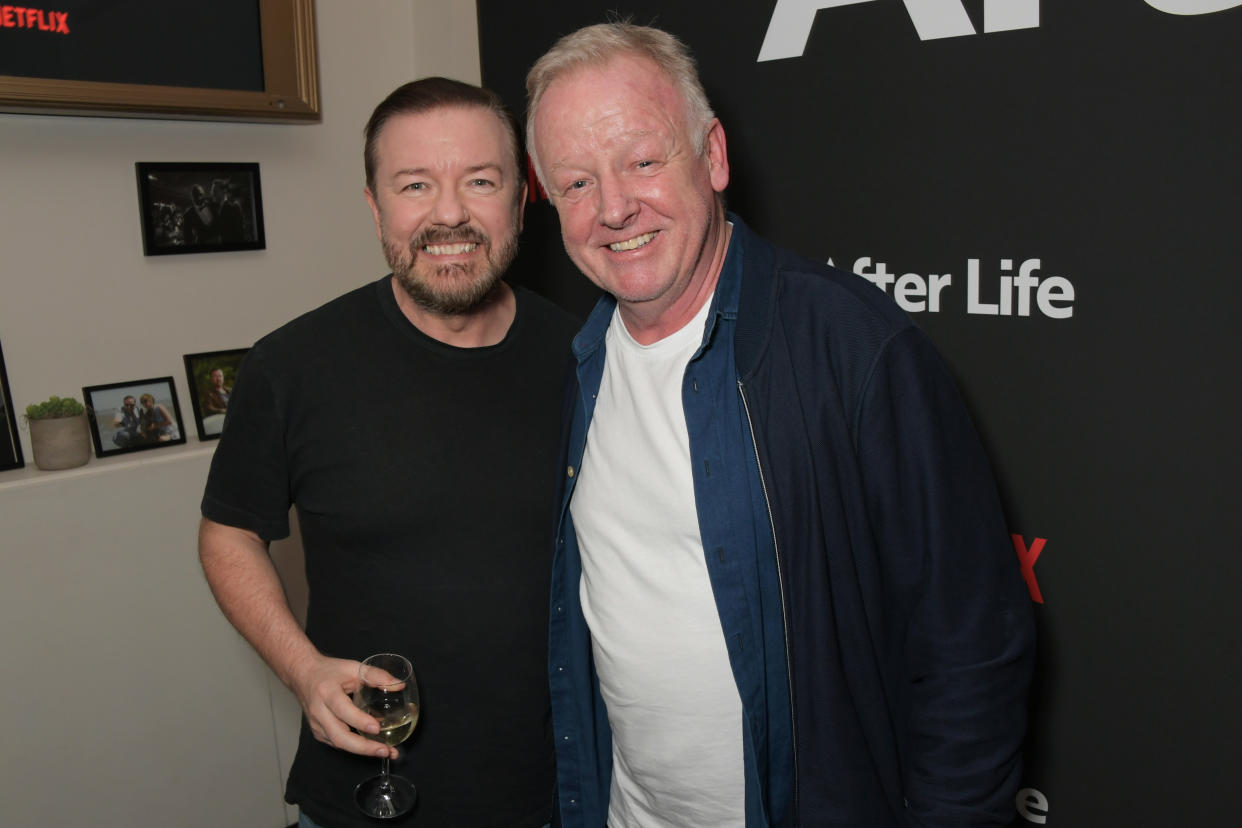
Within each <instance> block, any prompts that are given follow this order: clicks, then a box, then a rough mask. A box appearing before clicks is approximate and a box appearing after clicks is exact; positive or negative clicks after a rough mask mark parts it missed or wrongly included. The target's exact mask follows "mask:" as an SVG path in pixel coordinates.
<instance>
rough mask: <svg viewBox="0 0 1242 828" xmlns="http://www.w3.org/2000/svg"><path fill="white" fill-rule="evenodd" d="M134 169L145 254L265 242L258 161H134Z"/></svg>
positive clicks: (211, 250) (246, 246) (215, 249)
mask: <svg viewBox="0 0 1242 828" xmlns="http://www.w3.org/2000/svg"><path fill="white" fill-rule="evenodd" d="M135 168H136V170H137V176H138V206H139V212H140V214H141V217H142V250H143V253H145V254H146V255H148V256H168V255H175V254H179V253H215V252H219V251H224V250H262V249H264V248H265V247H267V239H266V235H265V234H264V230H263V194H262V187H261V185H260V183H259V165H258V164H252V163H245V164H240V163H239V164H224V163H209V162H185V163H154V162H144V161H139V162H138V163H137V164H136V165H135Z"/></svg>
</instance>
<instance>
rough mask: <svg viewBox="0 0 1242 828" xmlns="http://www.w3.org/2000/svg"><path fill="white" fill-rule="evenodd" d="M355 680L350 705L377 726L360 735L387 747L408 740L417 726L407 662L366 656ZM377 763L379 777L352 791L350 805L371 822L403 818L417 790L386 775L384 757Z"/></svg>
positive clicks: (414, 693)
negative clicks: (374, 730)
mask: <svg viewBox="0 0 1242 828" xmlns="http://www.w3.org/2000/svg"><path fill="white" fill-rule="evenodd" d="M358 680H359V683H358V690H357V691H356V692H355V693H354V704H355V705H357V706H358V709H359V710H362V711H363V712H365V713H367V714H369V715H371V716H374V717H375V719H376V720H377V721H378V722H379V726H380V729H379V733H374V734H373V733H366V732H364V733H363V734H362V735H363V736H366V737H367V738H368V739H374V740H375V741H377V742H383V743H384V744H386V745H388V746H390V747H391V746H393V745H399V744H401V743H402V742H404V741H405V740H406V739H408V738H409V737H410V734H411V733H413V732H414V725H416V724H418V684H417V683H416V682H415V680H414V668H413V667H411V666H410V662H409V660H408V659H406V658H405V657H404V656H399V655H397V654H395V653H380V654H378V655H373V656H370V657H368V658H367V659H366V660H365V661H363V662H362V665H361V666H360V667H359V668H358ZM380 762H381V765H380V773H379V775H378V776H373V777H371V778H370V779H367V780H364V781H362V782H359V783H358V787H356V788H354V802H356V803H357V805H358V808H359V810H361V811H362V812H363V813H364V814H366V815H367V816H369V817H374V818H375V819H392V818H394V817H399V816H404V815H405V814H408V813H409V812H410V809H412V808H413V807H414V802H415V801H416V800H417V799H418V791H417V790H416V789H415V788H414V784H413V783H412V782H410V780H408V779H406V778H404V777H402V776H394V775H392V774H390V773H389V772H388V757H387V756H385V757H384V758H383V759H381V760H380Z"/></svg>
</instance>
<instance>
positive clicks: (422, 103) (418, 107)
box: [362, 77, 525, 191]
mask: <svg viewBox="0 0 1242 828" xmlns="http://www.w3.org/2000/svg"><path fill="white" fill-rule="evenodd" d="M469 107H478V108H479V109H486V110H487V111H489V112H492V113H495V115H496V117H497V118H499V119H500V121H501V123H503V124H504V126H505V133H506V134H507V135H508V136H509V143H510V145H511V148H512V150H513V169H514V173H515V174H516V175H517V178H518V181H519V182H520V181H521V180H522V178H523V177H524V174H525V167H524V165H523V163H522V160H523V157H524V151H523V149H522V142H521V138H520V135H521V131H520V130H519V129H518V125H517V120H516V119H515V118H514V117H513V113H511V112H510V111H509V108H508V107H507V106H505V103H504V101H502V100H501V99H500V96H499V95H497V94H496V93H495V92H492V91H491V90H490V89H484V88H483V87H481V86H474V85H473V84H469V83H462V82H461V81H455V80H450V79H449V78H441V77H431V78H422V79H421V80H416V81H410V82H409V83H406V84H402V85H401V86H398V87H397V88H396V89H394V90H393V91H392V92H391V93H389V95H388V97H387V98H384V100H382V101H380V103H379V106H377V107H375V111H374V112H372V113H371V117H370V119H369V120H368V121H367V125H366V129H365V130H363V134H364V135H365V137H366V144H365V146H364V148H363V154H362V155H363V159H362V160H363V164H364V166H365V167H366V173H367V187H368V188H370V189H371V190H372V191H374V189H375V168H376V166H377V165H378V163H379V161H378V159H377V158H376V157H375V156H376V148H375V145H376V143H377V142H378V140H379V134H380V131H381V130H383V128H384V124H386V123H388V121H389V119H391V118H393V117H395V116H397V115H417V114H419V113H422V112H430V111H432V110H433V109H442V108H458V109H461V108H469Z"/></svg>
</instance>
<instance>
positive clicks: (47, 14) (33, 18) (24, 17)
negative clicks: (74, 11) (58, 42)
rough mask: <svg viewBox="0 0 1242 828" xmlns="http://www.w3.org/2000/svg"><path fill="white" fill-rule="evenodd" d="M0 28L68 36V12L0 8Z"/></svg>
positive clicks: (23, 7) (22, 7) (16, 7)
mask: <svg viewBox="0 0 1242 828" xmlns="http://www.w3.org/2000/svg"><path fill="white" fill-rule="evenodd" d="M0 27H2V28H6V29H40V30H42V31H45V32H55V33H56V34H69V12H58V11H46V10H44V9H31V8H27V7H25V6H0Z"/></svg>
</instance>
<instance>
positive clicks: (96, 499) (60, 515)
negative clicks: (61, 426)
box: [0, 0, 479, 828]
mask: <svg viewBox="0 0 1242 828" xmlns="http://www.w3.org/2000/svg"><path fill="white" fill-rule="evenodd" d="M317 24H318V26H317V27H318V48H319V80H320V94H321V105H322V112H323V118H322V121H321V122H319V123H316V124H280V125H268V124H235V123H209V122H192V121H158V120H147V119H120V118H87V117H63V116H30V115H10V114H0V182H2V184H3V194H2V195H0V257H2V261H3V264H0V345H2V346H3V350H4V356H5V361H6V364H7V368H8V373H9V382H10V386H11V391H12V394H13V398H14V404H15V407H16V408H17V409H18V410H19V411H20V410H21V409H24V407H25V406H26V404H28V403H31V402H35V401H38V400H42V399H44V398H46V397H48V396H49V395H51V394H58V395H61V396H66V395H73V396H78V397H80V395H81V388H82V387H83V386H85V385H96V384H103V383H109V382H120V381H124V380H131V379H142V378H146V377H156V376H172V377H173V378H174V381H175V383H176V386H177V390H178V395H179V397H180V400H181V403H182V413H183V415H184V416H185V417H186V418H189V417H190V416H191V412H190V406H189V396H188V394H189V391H190V389H188V388H187V387H186V381H185V371H184V367H183V364H182V355H183V354H187V353H194V352H199V351H212V350H220V349H226V348H237V347H245V346H248V345H250V344H251V343H252V342H253V341H254V340H255V339H256V338H258V337H259V336H261V335H263V334H264V333H266V332H267V331H269V330H271V329H272V328H274V327H276V326H277V325H279V324H281V323H282V322H284V321H286V320H287V319H289V318H291V317H293V316H294V315H296V314H298V313H300V312H302V311H304V310H307V309H310V308H312V307H314V306H316V305H318V304H320V303H321V302H323V301H325V300H327V299H330V298H331V297H333V296H336V295H338V294H340V293H342V292H344V291H345V290H347V289H349V288H352V287H354V286H356V285H359V284H362V283H363V282H366V281H369V280H371V279H374V278H377V277H378V276H379V275H381V274H382V273H383V272H384V271H385V265H384V262H383V257H382V256H381V255H380V252H379V245H378V242H377V241H376V239H375V232H374V226H373V224H372V222H371V218H370V213H369V211H368V210H367V208H366V204H365V202H364V200H363V197H362V187H363V175H362V162H361V148H362V140H361V130H362V127H363V125H364V123H365V122H366V118H367V116H368V115H369V114H370V111H371V108H372V107H373V106H374V105H375V104H376V103H377V102H378V101H379V100H380V99H381V98H382V97H383V96H384V95H385V94H387V93H388V92H389V91H390V90H391V89H393V88H394V87H395V86H397V85H398V84H400V83H403V82H405V81H407V80H410V79H412V78H414V77H418V76H420V75H426V74H442V75H447V76H450V77H455V78H459V79H461V80H466V81H471V82H478V80H479V68H478V67H479V62H478V43H477V33H476V24H475V8H474V3H473V2H471V1H470V0H367V2H366V3H365V4H364V3H358V2H356V0H319V2H318V4H317ZM137 161H257V162H258V163H259V165H260V173H261V178H262V187H263V206H264V219H265V225H266V234H267V249H266V250H263V251H254V252H232V253H213V254H198V255H187V256H162V257H144V256H143V255H142V241H141V232H140V229H139V220H138V199H137V185H136V182H135V178H134V163H135V162H137ZM19 430H20V431H21V439H22V443H23V453H24V454H25V457H26V461H27V466H28V467H27V468H26V469H23V470H16V471H9V472H0V569H2V573H3V574H2V576H0V653H2V654H3V658H4V662H5V681H4V682H3V683H2V684H3V687H2V688H0V732H3V733H4V737H3V738H2V739H0V803H2V804H0V823H3V824H4V825H6V826H14V828H19V827H20V826H31V827H32V828H33V826H39V828H44V826H62V825H63V826H70V825H73V826H76V825H94V826H118V828H119V826H134V825H148V824H149V825H155V824H165V825H180V826H188V827H189V828H193V827H194V826H199V825H201V826H218V825H230V826H256V827H257V828H269V827H270V828H276V827H277V826H283V825H286V824H288V823H289V822H291V821H292V820H293V818H294V817H295V815H294V814H293V812H292V810H291V809H288V808H286V807H285V806H284V805H283V803H282V797H281V791H282V786H283V777H284V773H285V770H286V769H287V766H288V763H289V761H290V760H291V758H292V746H293V743H294V740H295V738H296V724H297V706H296V702H295V701H294V700H293V699H292V697H291V696H290V694H289V693H288V692H287V691H286V690H285V689H284V688H283V687H281V686H280V685H279V684H278V683H276V682H275V681H274V680H273V679H272V678H271V677H270V673H268V671H267V670H266V669H265V668H264V666H263V665H262V663H261V662H260V661H259V660H258V659H257V657H255V656H254V654H253V653H252V652H251V651H250V650H249V648H248V647H247V646H246V645H245V644H244V643H243V642H242V641H241V639H240V638H239V637H238V636H236V634H234V633H233V632H232V630H231V628H230V627H228V625H227V622H225V621H224V619H223V617H222V616H221V615H220V614H219V612H218V610H216V608H215V605H214V603H213V602H212V600H211V597H210V594H209V593H208V591H207V588H206V585H205V584H204V582H203V579H202V576H201V573H200V571H199V569H198V564H197V558H196V556H195V549H194V533H195V528H196V526H197V520H198V499H199V497H200V496H201V492H202V485H203V480H204V477H205V474H206V470H207V466H208V464H209V462H210V457H211V451H212V448H213V446H214V444H213V443H200V442H199V441H198V440H197V438H196V437H195V436H194V433H195V432H194V428H193V426H192V425H190V424H189V423H187V424H186V429H185V430H186V432H187V434H188V435H189V437H188V442H187V445H185V446H179V447H173V448H168V449H160V450H156V451H146V452H139V453H134V454H127V455H119V456H115V457H109V458H105V459H102V460H101V459H99V458H93V459H92V460H91V461H90V463H89V464H88V465H86V466H84V467H82V468H80V469H75V470H69V471H61V472H44V471H39V470H37V469H34V468H33V464H32V463H31V454H30V442H29V435H28V434H27V433H26V432H25V430H24V429H19ZM274 556H275V557H276V558H277V559H278V562H279V563H280V565H281V566H282V567H284V568H285V569H286V570H287V571H288V572H289V573H290V583H291V584H292V585H293V596H294V601H295V603H298V602H299V601H300V598H299V596H298V594H297V593H298V585H297V582H298V579H299V578H298V572H297V570H298V567H299V565H300V558H299V553H298V548H297V544H296V539H295V540H294V541H291V542H287V543H283V544H281V545H278V547H277V548H275V549H274Z"/></svg>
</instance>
